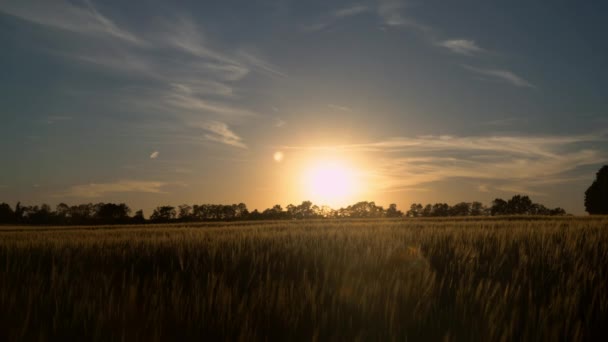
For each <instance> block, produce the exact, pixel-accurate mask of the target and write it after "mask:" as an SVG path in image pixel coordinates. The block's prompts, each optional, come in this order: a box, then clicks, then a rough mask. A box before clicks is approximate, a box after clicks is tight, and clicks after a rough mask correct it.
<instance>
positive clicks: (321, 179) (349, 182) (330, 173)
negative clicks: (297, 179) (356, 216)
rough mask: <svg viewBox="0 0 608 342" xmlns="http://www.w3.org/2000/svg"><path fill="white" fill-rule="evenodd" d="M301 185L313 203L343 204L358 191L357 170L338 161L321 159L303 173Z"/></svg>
mask: <svg viewBox="0 0 608 342" xmlns="http://www.w3.org/2000/svg"><path fill="white" fill-rule="evenodd" d="M303 185H304V190H305V194H306V195H307V199H309V200H311V201H312V202H313V203H315V204H323V205H329V206H331V207H339V206H344V205H347V204H352V203H350V202H351V201H353V200H354V197H355V196H356V195H357V193H358V192H359V181H358V177H357V172H356V171H355V169H354V168H353V167H351V166H350V165H348V164H346V163H343V162H338V161H321V162H318V163H316V164H314V165H313V166H312V167H310V168H309V169H308V170H307V171H306V172H305V173H304V179H303Z"/></svg>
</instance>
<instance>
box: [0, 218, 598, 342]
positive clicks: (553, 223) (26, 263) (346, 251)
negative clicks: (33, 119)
mask: <svg viewBox="0 0 608 342" xmlns="http://www.w3.org/2000/svg"><path fill="white" fill-rule="evenodd" d="M0 308H2V310H1V311H0V340H6V341H13V340H23V339H27V340H50V339H56V338H64V339H67V338H73V339H75V338H83V337H84V338H86V339H90V340H103V341H106V340H121V339H125V340H150V339H151V340H167V339H175V338H199V339H200V338H207V339H226V338H228V339H241V340H251V339H262V340H263V339H267V340H406V339H410V340H477V341H499V340H569V341H575V340H589V339H594V338H595V339H597V338H599V337H600V336H602V335H604V336H605V334H606V333H608V217H592V218H575V217H564V218H551V219H535V220H528V219H524V218H517V219H511V220H506V219H495V218H490V219H476V220H473V219H460V220H457V219H409V220H403V219H401V220H388V219H385V220H355V221H347V220H339V221H323V220H321V221H274V222H237V223H219V224H197V225H186V226H184V225H170V226H169V225H165V226H162V225H154V226H114V227H8V226H5V227H0Z"/></svg>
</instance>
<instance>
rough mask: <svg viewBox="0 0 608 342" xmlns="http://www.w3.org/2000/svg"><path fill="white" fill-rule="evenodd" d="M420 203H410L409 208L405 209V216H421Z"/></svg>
mask: <svg viewBox="0 0 608 342" xmlns="http://www.w3.org/2000/svg"><path fill="white" fill-rule="evenodd" d="M422 209H423V207H422V204H420V203H412V205H411V206H410V210H408V211H407V213H406V216H407V217H419V216H422V214H423V212H422Z"/></svg>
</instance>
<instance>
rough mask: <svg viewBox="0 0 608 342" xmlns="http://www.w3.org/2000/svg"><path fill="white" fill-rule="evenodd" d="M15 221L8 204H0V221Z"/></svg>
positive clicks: (13, 213)
mask: <svg viewBox="0 0 608 342" xmlns="http://www.w3.org/2000/svg"><path fill="white" fill-rule="evenodd" d="M14 221H15V212H14V211H13V209H12V208H11V206H10V205H8V204H6V203H2V204H0V223H11V222H14Z"/></svg>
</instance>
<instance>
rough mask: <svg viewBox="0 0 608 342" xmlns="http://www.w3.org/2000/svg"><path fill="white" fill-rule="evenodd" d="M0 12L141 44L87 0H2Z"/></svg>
mask: <svg viewBox="0 0 608 342" xmlns="http://www.w3.org/2000/svg"><path fill="white" fill-rule="evenodd" d="M0 12H4V13H6V14H10V15H12V16H15V17H18V18H21V19H22V20H26V21H30V22H32V23H36V24H39V25H44V26H48V27H51V28H56V29H60V30H65V31H69V32H72V33H77V34H88V35H96V36H110V37H113V38H118V39H120V40H122V41H124V42H128V43H132V44H137V45H142V44H143V43H144V42H143V41H142V40H141V39H139V38H138V37H136V36H135V35H133V34H132V33H130V32H129V31H127V30H124V29H122V28H120V27H119V26H118V25H116V24H115V23H114V22H113V21H112V20H110V19H109V18H108V17H106V16H104V15H103V14H101V13H100V12H99V11H98V10H97V9H96V8H95V7H94V6H93V4H92V3H91V2H89V1H84V2H68V1H65V0H57V1H52V2H50V1H6V2H3V3H1V4H0Z"/></svg>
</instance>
